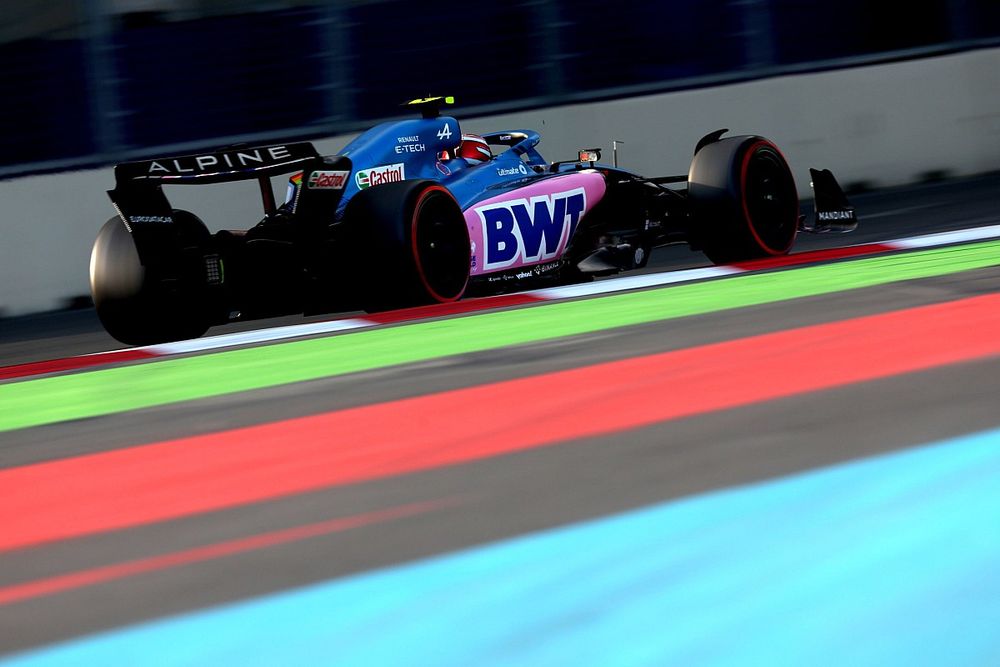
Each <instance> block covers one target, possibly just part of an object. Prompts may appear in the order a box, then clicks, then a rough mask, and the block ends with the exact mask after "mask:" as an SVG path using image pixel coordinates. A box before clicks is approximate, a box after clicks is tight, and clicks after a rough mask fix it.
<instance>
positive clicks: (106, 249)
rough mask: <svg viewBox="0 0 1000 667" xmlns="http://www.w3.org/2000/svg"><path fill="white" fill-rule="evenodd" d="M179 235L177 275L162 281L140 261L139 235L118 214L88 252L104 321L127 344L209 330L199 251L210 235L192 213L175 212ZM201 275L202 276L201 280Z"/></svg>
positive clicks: (93, 286) (93, 287)
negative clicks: (130, 229) (198, 257)
mask: <svg viewBox="0 0 1000 667" xmlns="http://www.w3.org/2000/svg"><path fill="white" fill-rule="evenodd" d="M174 224H175V225H177V227H178V233H179V234H180V235H181V256H178V257H177V258H176V261H177V263H178V266H177V269H178V275H179V278H174V279H169V280H166V279H164V280H161V279H160V278H157V277H155V276H153V275H151V272H150V271H149V270H148V269H147V267H146V266H144V265H143V264H142V262H141V261H140V259H139V252H138V249H137V248H136V245H135V239H134V238H133V236H132V234H131V233H130V232H129V231H128V229H127V228H126V227H125V224H124V222H122V219H121V218H120V217H118V216H115V217H114V218H111V219H110V220H108V221H107V222H106V223H105V224H104V226H103V227H102V228H101V231H100V232H99V233H98V235H97V240H96V241H94V247H93V249H92V251H91V254H90V292H91V295H92V296H93V299H94V306H95V308H96V310H97V316H98V318H99V319H100V320H101V324H103V325H104V328H105V329H106V330H107V332H108V333H109V334H111V335H112V336H113V337H114V338H116V339H117V340H119V341H121V342H122V343H125V344H127V345H150V344H154V343H165V342H169V341H175V340H183V339H187V338H197V337H198V336H201V335H202V334H204V333H205V332H206V331H207V330H208V326H209V317H208V314H207V304H206V302H205V296H204V286H205V285H204V279H203V276H201V275H199V269H201V270H203V267H200V266H198V265H197V263H196V262H197V249H198V248H201V247H204V243H205V242H206V241H207V239H209V238H210V234H209V232H208V229H207V228H205V225H204V224H203V223H202V222H201V220H199V219H198V217H197V216H195V215H194V214H192V213H189V212H187V211H180V210H177V211H174ZM199 279H200V280H199Z"/></svg>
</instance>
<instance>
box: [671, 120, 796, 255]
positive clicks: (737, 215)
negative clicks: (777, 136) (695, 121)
mask: <svg viewBox="0 0 1000 667" xmlns="http://www.w3.org/2000/svg"><path fill="white" fill-rule="evenodd" d="M688 197H689V199H690V202H691V210H692V215H693V219H694V226H695V227H694V229H693V230H692V231H693V238H694V240H695V242H696V245H698V246H699V247H700V248H701V250H702V252H704V253H705V255H706V256H708V258H709V259H710V260H712V261H713V262H714V263H716V264H727V263H732V262H739V261H744V260H750V259H759V258H762V257H773V256H779V255H785V254H787V253H788V251H789V250H790V249H791V247H792V244H793V243H794V242H795V236H796V233H797V231H798V220H799V198H798V191H797V190H796V187H795V179H794V178H793V177H792V172H791V170H790V169H789V168H788V163H787V162H786V161H785V158H784V157H783V156H782V154H781V151H779V150H778V148H777V146H775V145H774V144H773V143H771V142H770V141H768V140H767V139H764V138H763V137H754V136H748V137H730V138H727V139H722V140H721V141H717V142H714V143H711V144H708V145H707V146H704V147H703V148H702V149H701V150H699V151H698V153H697V154H696V155H695V157H694V160H692V162H691V170H690V172H689V174H688Z"/></svg>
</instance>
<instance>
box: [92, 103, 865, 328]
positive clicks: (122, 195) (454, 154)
mask: <svg viewBox="0 0 1000 667" xmlns="http://www.w3.org/2000/svg"><path fill="white" fill-rule="evenodd" d="M451 102H452V98H440V97H437V98H425V99H421V100H414V101H413V102H411V103H409V105H410V106H411V107H413V108H415V109H417V110H419V111H420V112H421V116H422V117H421V118H419V119H409V120H401V121H397V122H389V123H384V124H382V125H378V126H376V127H374V128H372V129H370V130H368V131H367V132H365V133H364V134H362V135H361V136H359V137H358V138H357V139H355V140H354V141H352V142H350V143H349V144H348V145H347V146H346V147H344V149H343V150H342V151H341V153H340V154H339V155H333V156H321V155H319V154H318V153H317V152H316V150H315V148H314V147H313V146H312V145H311V144H309V143H290V144H282V145H269V146H254V147H234V148H231V149H228V150H223V151H220V152H215V153H205V154H200V155H187V156H182V157H171V158H163V159H157V160H151V161H144V162H131V163H125V164H120V165H118V166H117V167H116V168H115V178H116V186H115V189H114V190H111V191H110V192H109V193H108V194H109V195H110V197H111V201H112V202H113V203H114V206H115V208H116V210H117V212H118V215H116V216H115V217H113V218H111V219H110V220H108V222H107V223H106V224H105V225H104V227H103V228H102V229H101V231H100V233H99V235H98V237H97V240H96V242H95V243H94V247H93V251H92V254H91V262H90V284H91V292H92V294H93V298H94V303H95V305H96V308H97V314H98V316H99V317H100V320H101V322H102V323H103V325H104V327H105V328H106V329H107V330H108V332H109V333H110V334H111V335H112V336H114V337H115V338H117V339H118V340H120V341H122V342H123V343H128V344H149V343H156V342H166V341H171V340H179V339H184V338H193V337H197V336H200V335H202V334H203V333H204V332H205V331H206V330H207V329H208V327H210V326H212V325H215V324H222V323H225V322H230V321H233V320H248V319H256V318H262V317H271V316H276V315H286V314H292V313H306V314H314V313H323V312H338V311H340V312H343V311H350V310H357V309H363V310H367V311H369V312H371V311H376V310H384V309H390V308H398V307H405V306H414V305H421V304H432V303H442V302H449V301H454V300H456V299H460V298H462V296H463V295H466V294H479V295H481V294H496V293H500V292H508V291H512V290H516V289H523V288H526V287H538V286H544V285H552V284H565V283H571V282H579V281H585V280H590V279H592V278H593V277H594V276H602V275H608V274H612V273H617V272H620V271H625V270H629V269H635V268H641V267H643V266H644V265H645V264H646V262H647V260H648V258H649V254H650V251H651V250H652V249H653V248H654V247H657V246H661V245H665V244H670V243H680V242H683V243H688V244H690V246H691V247H692V248H694V249H697V250H700V251H702V252H704V253H705V255H707V256H708V258H709V259H711V260H712V261H713V262H716V263H728V262H734V261H739V260H748V259H753V258H758V257H767V256H772V255H782V254H785V253H787V252H788V251H789V249H790V248H791V246H792V243H793V241H794V240H795V236H796V232H797V230H799V229H805V230H807V231H849V230H851V229H853V228H854V227H855V226H857V218H856V215H855V212H854V209H853V208H852V207H851V206H850V204H849V203H848V201H847V199H846V198H845V197H844V195H843V193H842V192H841V190H840V187H839V186H838V185H837V183H836V181H835V180H834V178H833V176H832V175H831V174H830V172H828V171H815V170H811V173H812V182H813V187H814V191H815V195H816V216H815V220H814V221H812V222H810V223H806V221H805V219H804V218H803V217H800V215H799V200H798V195H797V191H796V187H795V182H794V180H793V178H792V174H791V172H790V170H789V167H788V165H787V163H786V162H785V159H784V157H783V156H782V154H781V152H780V151H779V150H778V148H777V147H776V146H775V145H774V144H773V143H771V142H770V141H768V140H767V139H764V138H762V137H758V136H736V137H728V138H723V134H725V133H726V132H727V130H719V131H716V132H713V133H711V134H709V135H707V136H705V137H704V138H703V139H701V141H699V142H698V143H697V145H696V147H695V153H694V159H693V161H692V162H691V168H690V171H689V173H688V174H687V175H686V176H668V177H656V178H646V177H643V176H639V175H638V174H634V173H631V172H629V171H626V170H624V169H620V168H618V166H617V164H614V165H608V164H604V163H602V162H601V161H600V160H601V152H600V150H598V149H585V150H581V151H580V152H579V154H578V155H577V159H574V160H570V161H563V162H552V163H550V162H548V161H546V160H545V159H544V158H543V157H542V156H541V155H540V154H539V153H538V151H537V150H536V146H537V144H538V143H539V140H540V137H539V135H538V133H536V132H533V131H531V130H515V131H502V132H494V133H491V134H487V135H484V136H483V137H482V138H479V139H477V141H479V145H477V146H474V148H475V149H476V150H478V151H479V155H476V156H474V157H475V158H476V159H467V158H466V157H463V156H462V154H461V153H460V151H459V148H460V147H461V138H462V132H461V129H460V128H459V123H458V121H457V120H455V118H452V117H450V116H442V115H440V111H441V109H442V108H443V106H444V105H446V104H450V103H451ZM489 146H493V147H497V148H499V149H501V152H499V154H497V155H495V156H494V155H493V153H492V150H490V148H489ZM614 162H615V163H617V159H615V160H614ZM293 172H296V173H294V175H292V177H291V179H290V181H289V185H288V195H287V197H286V200H285V202H284V204H282V205H280V206H278V205H277V204H276V202H275V197H274V194H273V191H272V187H271V177H272V176H275V175H280V174H290V173H293ZM246 179H257V180H259V182H260V187H261V193H262V198H263V205H264V218H263V220H262V221H260V222H259V223H258V224H256V225H255V226H253V227H251V228H250V229H244V230H224V231H219V232H216V233H215V234H211V233H210V232H209V231H208V229H207V228H206V227H205V225H204V224H203V223H202V222H201V220H200V219H199V218H198V217H197V216H195V215H194V214H193V213H190V212H188V211H183V210H179V209H174V208H172V207H171V205H170V203H169V202H168V201H167V198H166V196H165V195H164V192H163V187H162V186H164V185H183V184H208V183H220V182H228V181H237V180H246Z"/></svg>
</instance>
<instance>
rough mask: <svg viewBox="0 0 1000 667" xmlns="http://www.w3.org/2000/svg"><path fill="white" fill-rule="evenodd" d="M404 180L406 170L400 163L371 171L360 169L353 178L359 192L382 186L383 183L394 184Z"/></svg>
mask: <svg viewBox="0 0 1000 667" xmlns="http://www.w3.org/2000/svg"><path fill="white" fill-rule="evenodd" d="M405 178H406V168H405V166H404V165H403V163H402V162H399V163H397V164H387V165H384V166H381V167H372V168H371V169H362V170H361V171H359V172H358V173H357V174H355V176H354V180H355V182H356V183H357V184H358V189H359V190H364V189H366V188H370V187H373V186H375V185H382V184H384V183H395V182H396V181H402V180H404V179H405Z"/></svg>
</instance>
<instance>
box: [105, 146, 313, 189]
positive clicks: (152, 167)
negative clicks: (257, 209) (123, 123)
mask: <svg viewBox="0 0 1000 667" xmlns="http://www.w3.org/2000/svg"><path fill="white" fill-rule="evenodd" d="M318 157H319V153H317V152H316V148H315V147H313V145H312V144H311V143H307V142H303V143H297V144H281V145H277V146H247V147H234V148H230V149H227V150H224V151H221V152H218V153H202V154H200V155H181V156H178V157H170V158H159V159H156V160H147V161H143V162H126V163H124V164H120V165H118V166H117V167H115V181H116V183H117V185H118V186H119V187H121V186H122V185H127V184H141V183H149V184H153V183H156V184H171V185H179V184H185V183H188V184H203V183H226V182H230V181H244V180H249V179H252V178H266V177H270V176H275V175H278V174H286V173H289V172H292V171H296V170H298V169H301V168H302V164H303V163H305V162H308V161H309V160H313V159H316V158H318Z"/></svg>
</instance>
